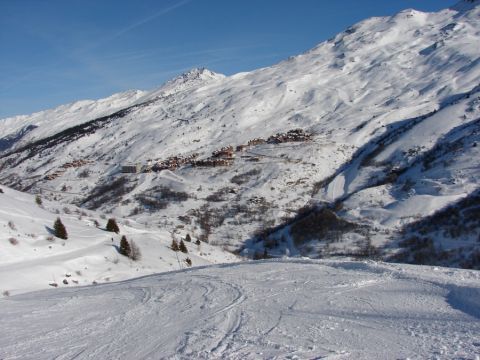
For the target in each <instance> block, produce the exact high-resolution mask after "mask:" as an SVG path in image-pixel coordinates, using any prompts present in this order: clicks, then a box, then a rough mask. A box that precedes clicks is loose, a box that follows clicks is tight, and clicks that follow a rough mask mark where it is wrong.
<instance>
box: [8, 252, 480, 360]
mask: <svg viewBox="0 0 480 360" xmlns="http://www.w3.org/2000/svg"><path fill="white" fill-rule="evenodd" d="M479 295H480V273H479V272H478V271H467V270H452V269H444V268H432V267H420V266H406V265H403V266H402V265H387V264H383V263H376V262H333V261H311V260H297V261H294V260H291V261H286V260H285V261H284V260H282V261H262V262H250V263H242V264H235V265H223V266H222V265H215V266H208V267H204V268H196V269H190V270H184V271H178V272H170V273H164V274H158V275H151V276H146V277H142V278H138V279H134V280H129V281H124V282H119V283H109V284H102V285H97V286H88V287H84V288H69V289H57V290H48V291H41V292H35V293H30V294H24V295H18V296H14V297H10V298H4V299H2V300H0V318H1V319H2V326H1V327H0V358H1V359H4V360H7V359H35V360H41V359H73V358H75V359H163V358H166V359H192V358H195V359H220V358H221V359H320V358H322V359H323V358H326V359H407V358H411V359H453V358H455V359H478V358H479V357H478V354H479V352H480V335H479V334H480V301H479V299H480V296H479Z"/></svg>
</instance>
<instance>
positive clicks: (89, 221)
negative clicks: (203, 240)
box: [0, 186, 237, 296]
mask: <svg viewBox="0 0 480 360" xmlns="http://www.w3.org/2000/svg"><path fill="white" fill-rule="evenodd" d="M1 189H2V192H1V193H0V228H1V229H2V231H1V232H0V293H1V294H2V296H6V295H14V294H18V293H23V292H26V291H32V290H37V289H45V288H48V287H51V286H54V287H57V286H60V287H70V286H75V285H89V284H92V283H103V282H108V281H118V280H124V279H128V278H131V277H133V276H140V275H146V274H152V273H157V272H161V271H171V270H178V269H182V268H186V267H188V266H187V264H186V263H185V261H184V260H185V259H186V258H187V257H189V258H190V260H191V262H192V265H193V266H198V265H207V264H212V263H219V262H221V263H223V262H233V261H237V258H236V257H234V256H233V255H232V254H230V253H226V252H224V251H222V250H221V249H220V248H216V247H211V246H209V245H207V244H202V245H201V246H197V245H195V244H194V243H188V242H187V243H186V246H187V248H188V250H189V253H188V254H183V253H176V252H173V251H172V250H171V249H170V244H171V241H172V236H171V235H170V234H168V233H167V232H166V231H164V230H162V229H158V228H155V227H149V228H146V227H145V226H144V225H143V224H142V225H140V224H138V223H135V222H133V221H125V220H123V221H121V219H118V222H119V227H120V234H115V233H112V232H107V231H105V228H104V226H105V224H106V223H107V220H106V219H105V216H104V215H103V214H99V213H95V212H92V211H88V210H84V209H79V208H76V207H74V206H61V205H60V204H57V203H55V202H50V201H47V200H42V204H41V205H38V204H37V203H36V200H35V198H34V197H33V196H31V195H29V194H24V193H19V192H17V191H15V190H12V189H8V188H6V187H3V186H2V187H1ZM56 218H61V220H62V222H63V223H64V225H65V227H66V230H67V233H68V239H67V240H62V239H60V238H57V237H55V236H53V229H52V228H53V223H54V221H55V219H56ZM95 221H97V222H98V223H99V224H100V225H99V226H95ZM122 235H125V236H126V237H127V239H128V240H129V241H134V242H135V244H136V245H137V246H138V247H139V248H140V251H141V254H142V256H141V259H140V260H138V261H131V260H130V259H128V258H127V257H125V256H122V255H120V254H119V251H118V247H119V243H120V237H121V236H122ZM172 235H173V237H175V238H176V239H177V240H178V241H179V240H180V239H181V238H182V237H183V236H182V235H184V234H172Z"/></svg>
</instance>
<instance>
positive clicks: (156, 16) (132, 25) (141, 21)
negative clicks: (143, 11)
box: [109, 0, 191, 40]
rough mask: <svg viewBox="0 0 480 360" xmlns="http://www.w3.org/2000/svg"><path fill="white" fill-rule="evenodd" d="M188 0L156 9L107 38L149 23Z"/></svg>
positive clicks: (188, 0) (189, 0) (115, 36)
mask: <svg viewBox="0 0 480 360" xmlns="http://www.w3.org/2000/svg"><path fill="white" fill-rule="evenodd" d="M189 2H191V0H183V1H180V2H178V3H176V4H173V5H172V6H169V7H166V8H164V9H162V10H160V11H157V12H156V13H155V14H152V15H150V16H147V17H145V18H143V19H141V20H138V21H136V22H134V23H132V24H130V25H128V26H127V27H125V28H123V29H121V30H119V31H117V32H116V33H115V34H113V35H112V36H111V38H110V39H109V40H112V39H115V38H118V37H120V36H122V35H124V34H126V33H128V32H129V31H132V30H134V29H136V28H138V27H140V26H142V25H145V24H147V23H149V22H150V21H153V20H155V19H156V18H158V17H160V16H163V15H165V14H168V13H169V12H171V11H173V10H175V9H176V8H179V7H181V6H183V5H186V4H188V3H189Z"/></svg>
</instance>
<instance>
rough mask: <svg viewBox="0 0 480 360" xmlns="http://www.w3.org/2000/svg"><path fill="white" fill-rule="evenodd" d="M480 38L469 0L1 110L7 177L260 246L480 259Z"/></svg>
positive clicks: (67, 197)
mask: <svg viewBox="0 0 480 360" xmlns="http://www.w3.org/2000/svg"><path fill="white" fill-rule="evenodd" d="M479 43H480V6H479V1H478V0H474V1H466V0H464V1H461V2H460V3H458V4H456V5H455V6H453V7H452V8H449V9H445V10H443V11H440V12H437V13H423V12H420V11H416V10H412V9H410V10H405V11H402V12H400V13H398V14H396V15H395V16H392V17H377V18H371V19H368V20H365V21H363V22H360V23H358V24H355V25H353V26H351V27H350V28H348V29H347V30H345V31H344V32H342V33H340V34H338V35H337V36H336V37H334V38H333V39H331V40H329V41H326V42H323V43H321V44H319V45H318V46H316V47H315V48H313V49H311V50H309V51H307V52H305V53H304V54H301V55H298V56H295V57H292V58H289V59H287V60H285V61H283V62H281V63H279V64H276V65H274V66H271V67H268V68H263V69H259V70H256V71H252V72H248V73H240V74H236V75H233V76H223V75H219V74H215V73H213V72H211V71H209V70H206V69H195V70H192V71H190V72H188V73H186V74H184V75H181V76H179V77H177V78H175V79H173V80H171V81H169V82H167V83H166V84H165V85H164V86H162V87H160V88H159V89H156V90H154V91H151V92H140V91H134V92H127V93H123V94H118V95H113V96H112V97H110V98H107V99H103V100H99V101H96V102H91V101H90V102H79V103H75V104H71V105H66V106H63V107H59V108H57V109H54V110H47V111H44V112H40V113H37V114H33V115H30V116H21V117H15V118H9V119H4V120H0V133H1V134H2V138H1V139H0V151H1V150H3V152H2V153H1V154H2V155H1V158H0V171H1V172H0V183H2V184H4V185H8V186H11V187H13V188H15V189H17V190H22V191H28V192H31V193H41V195H42V197H44V198H46V199H52V200H53V199H56V200H58V201H61V202H63V203H66V204H75V205H77V206H80V207H82V208H85V209H90V210H98V211H102V212H105V213H111V214H112V216H116V217H128V218H129V219H131V220H132V221H135V222H138V223H144V224H145V223H148V224H150V225H151V224H153V225H156V226H161V227H163V228H164V229H166V230H169V231H172V232H173V231H186V232H189V233H192V234H193V235H194V236H195V237H198V238H201V239H202V240H204V241H208V242H210V243H211V244H217V245H223V246H226V247H228V248H229V249H231V250H233V249H235V250H238V251H242V252H243V253H244V254H248V255H250V256H261V255H263V254H265V252H266V253H267V255H272V256H281V255H291V256H294V255H298V254H301V255H307V256H310V257H325V256H331V255H349V256H352V255H353V256H379V257H383V258H388V259H394V260H398V261H409V262H416V263H427V264H428V263H430V264H442V265H453V266H462V267H474V268H479V267H480V243H479V241H478V237H479V235H480V225H479V223H478V209H479V205H480V204H479V201H478V199H479V196H478V191H479V190H478V189H479V186H478V176H479V167H478V159H479V158H480V154H479V151H480V147H478V146H477V144H478V141H479V140H480V132H479V130H480V50H479V47H478V46H477V44H479ZM277 133H282V134H280V135H278V136H276V134H277ZM230 147H231V148H230ZM222 148H223V149H222ZM137 164H138V166H139V167H142V172H140V173H122V167H123V166H127V165H130V167H125V168H124V170H125V171H135V170H136V168H137V166H131V165H137ZM451 214H455V215H452V216H451ZM445 219H448V221H445Z"/></svg>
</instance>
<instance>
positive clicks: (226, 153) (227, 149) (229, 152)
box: [212, 146, 235, 159]
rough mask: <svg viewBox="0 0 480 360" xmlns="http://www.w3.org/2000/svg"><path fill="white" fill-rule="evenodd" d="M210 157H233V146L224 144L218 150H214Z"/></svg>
mask: <svg viewBox="0 0 480 360" xmlns="http://www.w3.org/2000/svg"><path fill="white" fill-rule="evenodd" d="M212 157H214V158H227V159H232V158H234V157H235V154H234V152H233V146H224V147H222V148H221V149H220V150H215V151H214V152H212Z"/></svg>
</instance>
